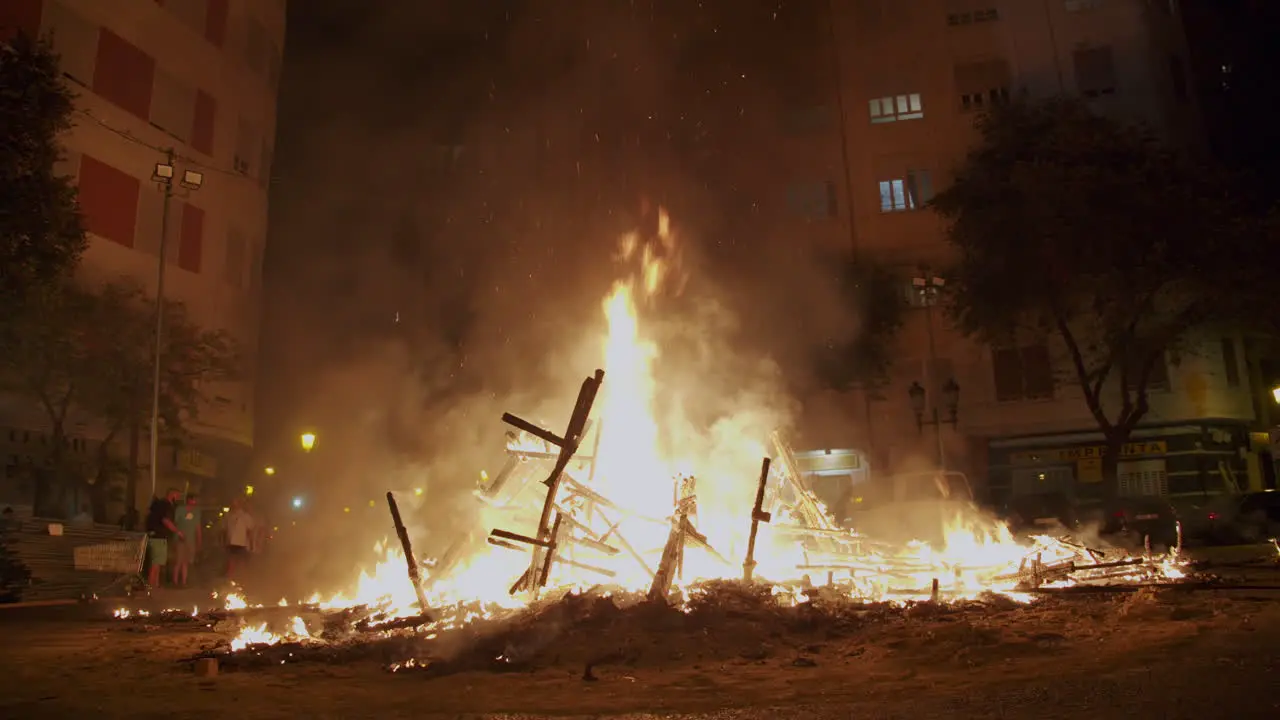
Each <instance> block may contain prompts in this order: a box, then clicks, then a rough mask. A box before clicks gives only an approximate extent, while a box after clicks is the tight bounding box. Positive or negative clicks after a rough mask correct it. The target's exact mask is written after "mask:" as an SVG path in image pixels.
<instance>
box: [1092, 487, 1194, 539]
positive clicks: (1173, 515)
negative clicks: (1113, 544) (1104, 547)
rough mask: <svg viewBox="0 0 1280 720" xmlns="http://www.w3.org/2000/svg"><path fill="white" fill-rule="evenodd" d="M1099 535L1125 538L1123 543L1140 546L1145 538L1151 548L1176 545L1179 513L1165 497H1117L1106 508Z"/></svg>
mask: <svg viewBox="0 0 1280 720" xmlns="http://www.w3.org/2000/svg"><path fill="white" fill-rule="evenodd" d="M1104 513H1105V514H1104V517H1103V521H1102V529H1101V531H1100V534H1101V535H1102V536H1104V537H1108V538H1111V539H1116V538H1119V539H1122V540H1123V541H1124V543H1123V544H1126V545H1129V546H1132V547H1137V546H1138V545H1141V544H1142V543H1143V542H1144V539H1145V538H1150V539H1151V544H1152V545H1163V546H1166V547H1169V546H1173V545H1175V544H1176V543H1177V542H1178V513H1177V511H1175V510H1174V509H1173V506H1172V505H1170V504H1169V501H1167V500H1165V499H1164V498H1162V497H1153V496H1137V497H1123V498H1117V499H1116V500H1114V501H1112V502H1111V503H1109V504H1107V505H1106V506H1105V507H1104Z"/></svg>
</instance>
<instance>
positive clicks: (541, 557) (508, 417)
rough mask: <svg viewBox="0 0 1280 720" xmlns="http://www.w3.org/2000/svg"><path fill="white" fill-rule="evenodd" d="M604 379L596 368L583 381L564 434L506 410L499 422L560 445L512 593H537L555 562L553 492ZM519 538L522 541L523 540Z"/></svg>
mask: <svg viewBox="0 0 1280 720" xmlns="http://www.w3.org/2000/svg"><path fill="white" fill-rule="evenodd" d="M603 382H604V371H603V370H596V372H595V374H594V375H592V376H591V377H588V378H587V379H585V380H583V381H582V388H581V389H580V390H579V391H578V400H577V402H576V403H575V405H574V408H573V413H572V414H571V415H570V416H569V424H568V426H567V427H566V428H565V433H564V436H563V437H561V436H558V435H556V434H555V433H553V432H551V431H550V430H544V429H543V428H540V427H538V426H537V425H534V424H533V423H531V422H529V421H527V420H523V419H521V418H519V417H516V416H515V415H512V414H511V413H505V414H503V416H502V421H503V422H505V423H506V424H508V425H511V426H512V427H515V428H517V429H520V430H523V431H525V432H527V433H529V434H530V435H533V436H534V437H537V438H539V439H541V440H543V441H545V442H547V443H550V444H551V445H554V446H556V447H558V448H560V452H559V454H558V455H557V456H556V463H555V466H554V467H553V468H552V469H551V472H550V473H549V474H548V475H547V479H546V480H543V481H542V483H543V484H544V485H546V486H547V495H546V498H545V500H544V501H543V503H542V515H541V516H540V517H539V519H538V534H537V537H536V538H535V539H536V540H538V541H539V542H538V543H535V550H534V553H533V560H532V562H531V563H530V564H529V569H528V570H527V571H526V572H525V573H524V575H522V576H521V577H520V580H518V581H516V584H515V585H512V586H511V592H512V593H513V594H514V593H516V592H518V591H520V590H527V591H530V592H535V593H536V592H537V590H538V588H539V587H541V582H542V581H543V580H544V576H545V575H546V573H547V572H549V570H550V567H549V563H550V562H552V561H554V558H555V552H554V548H553V547H552V545H553V544H554V542H555V538H554V537H553V534H552V528H551V516H552V513H553V512H554V511H555V506H556V494H557V493H558V492H559V489H560V482H561V479H562V478H563V476H564V471H565V469H566V468H567V467H568V466H569V462H570V461H571V460H573V456H574V454H575V453H576V452H577V451H578V445H579V444H580V443H581V442H582V437H583V433H584V432H585V430H586V428H587V419H588V417H589V416H590V415H591V407H592V405H594V404H595V400H596V394H597V393H598V392H599V390H600V385H601V383H603ZM495 534H496V531H495ZM521 541H522V542H523V540H521Z"/></svg>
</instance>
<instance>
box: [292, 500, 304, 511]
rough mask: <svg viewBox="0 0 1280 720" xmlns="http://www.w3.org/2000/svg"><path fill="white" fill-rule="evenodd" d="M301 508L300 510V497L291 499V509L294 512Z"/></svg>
mask: <svg viewBox="0 0 1280 720" xmlns="http://www.w3.org/2000/svg"><path fill="white" fill-rule="evenodd" d="M301 508H302V498H301V497H295V498H294V499H293V509H294V510H299V509H301Z"/></svg>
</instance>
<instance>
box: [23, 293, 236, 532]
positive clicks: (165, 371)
mask: <svg viewBox="0 0 1280 720" xmlns="http://www.w3.org/2000/svg"><path fill="white" fill-rule="evenodd" d="M14 330H15V332H14V335H13V343H12V345H11V347H9V348H7V352H6V353H4V354H3V355H0V371H2V373H3V377H4V379H5V381H6V382H7V383H8V384H9V387H8V388H6V389H8V390H10V391H12V392H15V393H17V394H19V395H21V396H24V397H27V398H30V399H31V400H33V401H35V402H37V403H38V404H39V406H40V407H41V408H42V409H43V410H44V412H45V416H46V420H47V422H48V428H49V437H50V441H51V442H50V456H49V468H50V470H51V471H52V472H53V473H54V474H55V475H56V476H57V478H58V479H59V480H64V481H65V480H75V479H79V480H88V481H90V482H91V485H93V488H92V490H93V491H94V492H93V493H91V494H92V495H93V496H94V500H95V505H97V506H99V507H100V506H101V505H102V504H104V503H105V497H104V496H103V495H102V493H103V492H104V491H105V483H102V482H94V481H96V480H99V479H101V477H100V476H102V475H103V473H104V471H105V468H106V467H107V466H108V465H109V463H110V457H109V456H108V454H107V452H106V448H107V447H109V446H110V445H111V443H112V442H113V441H114V440H116V439H117V438H118V437H119V436H120V434H121V433H122V432H124V431H125V430H127V429H128V428H129V427H130V425H132V424H134V423H137V424H139V425H140V426H143V427H145V426H146V424H147V422H148V420H149V418H150V412H151V400H152V389H153V372H154V367H155V365H154V348H155V312H154V300H153V299H151V298H148V297H147V295H146V294H145V293H144V292H143V291H142V290H141V289H140V288H139V287H138V286H137V285H135V284H133V283H131V282H128V281H120V282H115V283H110V284H107V285H105V286H103V287H101V288H93V289H89V288H86V287H83V286H80V285H76V284H73V283H70V282H68V283H66V284H64V285H62V286H61V287H60V288H58V290H57V291H56V292H47V293H43V294H42V295H40V296H39V297H38V300H36V301H33V302H32V303H31V304H30V306H29V308H28V311H27V312H24V313H23V314H22V315H20V316H19V317H17V318H16V319H15V326H14ZM162 338H163V343H162V350H161V369H162V374H161V383H160V417H161V421H162V428H161V432H162V433H163V437H164V439H166V440H167V441H171V442H173V441H178V440H180V439H181V438H182V437H183V434H184V432H185V428H186V427H187V425H188V424H189V423H190V422H191V421H192V420H194V419H196V418H198V416H199V412H200V408H201V406H202V405H203V404H204V403H205V402H206V400H207V398H206V397H205V396H204V388H205V387H208V383H210V382H216V381H220V380H226V379H231V378H232V377H233V376H234V374H235V373H236V371H237V363H238V360H237V354H236V351H235V348H234V345H233V343H232V342H231V340H230V338H229V337H228V336H227V335H226V333H224V332H222V331H220V330H218V331H212V330H206V329H203V328H201V327H200V326H198V325H197V324H196V323H194V322H193V321H192V320H191V319H190V317H189V316H188V314H187V310H186V308H185V306H183V305H182V304H181V303H177V302H166V303H165V322H164V330H163V335H162ZM73 417H79V418H83V419H87V420H89V421H90V422H93V423H95V424H98V425H100V427H99V433H98V435H99V437H100V438H101V445H100V447H101V448H102V452H100V453H99V454H98V456H97V458H96V461H95V462H94V463H93V467H84V466H83V463H81V462H80V461H78V459H77V457H76V456H75V455H73V454H70V453H68V452H67V450H68V447H69V438H68V432H67V429H68V423H69V421H70V419H71V418H73ZM46 480H47V478H46ZM45 489H47V487H42V483H41V480H40V479H37V495H38V496H39V495H40V494H41V492H42V491H43V490H45ZM38 499H39V498H38Z"/></svg>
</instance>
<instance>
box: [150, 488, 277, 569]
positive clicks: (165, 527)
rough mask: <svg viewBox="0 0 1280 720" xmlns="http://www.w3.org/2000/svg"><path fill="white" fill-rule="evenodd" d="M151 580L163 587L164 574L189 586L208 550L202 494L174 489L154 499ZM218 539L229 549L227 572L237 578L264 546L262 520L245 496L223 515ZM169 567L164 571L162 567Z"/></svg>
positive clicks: (233, 503)
mask: <svg viewBox="0 0 1280 720" xmlns="http://www.w3.org/2000/svg"><path fill="white" fill-rule="evenodd" d="M146 530H147V536H148V540H147V562H148V565H149V567H148V570H147V582H148V583H149V584H150V585H151V586H152V587H159V585H160V581H161V578H162V577H166V576H167V579H169V580H170V581H171V582H172V584H173V586H174V587H185V586H186V585H187V582H188V580H189V575H190V571H191V566H192V565H193V564H195V562H196V560H197V558H198V557H199V556H200V554H201V552H202V551H204V550H205V537H204V522H203V518H202V512H201V508H200V504H199V498H198V497H197V496H196V495H195V494H194V493H189V494H187V496H186V498H185V500H184V498H183V495H182V493H180V492H179V491H178V490H176V489H170V490H169V492H167V493H165V495H164V497H158V498H156V499H154V500H152V501H151V508H150V510H149V511H148V512H147V524H146ZM220 530H221V532H220V533H219V537H218V539H219V540H220V541H221V545H222V546H223V548H224V549H225V551H226V558H227V564H226V567H225V573H226V576H227V577H228V578H230V579H237V578H239V577H240V575H241V574H242V573H243V571H244V568H245V567H246V564H247V563H248V560H249V557H250V555H251V554H252V553H254V552H256V551H257V550H258V549H259V546H260V538H261V533H260V531H259V524H258V523H257V522H256V521H255V520H254V517H253V515H251V514H250V513H249V510H248V508H246V507H245V503H244V501H243V500H241V499H236V500H234V501H232V503H231V507H230V508H229V509H228V511H227V513H226V514H225V515H224V516H223V517H222V524H221V528H220ZM163 568H167V569H168V571H167V573H165V574H164V575H162V569H163Z"/></svg>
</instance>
